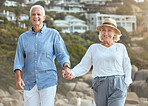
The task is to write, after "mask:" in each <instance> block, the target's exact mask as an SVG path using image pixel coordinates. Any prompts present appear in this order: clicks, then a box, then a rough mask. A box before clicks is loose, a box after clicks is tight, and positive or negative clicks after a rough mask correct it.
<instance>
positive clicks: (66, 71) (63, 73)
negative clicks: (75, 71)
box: [62, 68, 73, 80]
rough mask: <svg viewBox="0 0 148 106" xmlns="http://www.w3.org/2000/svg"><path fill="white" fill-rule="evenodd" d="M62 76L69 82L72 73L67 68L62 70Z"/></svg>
mask: <svg viewBox="0 0 148 106" xmlns="http://www.w3.org/2000/svg"><path fill="white" fill-rule="evenodd" d="M62 75H63V78H66V79H69V80H71V79H73V75H72V72H71V71H70V69H69V68H66V69H65V70H62Z"/></svg>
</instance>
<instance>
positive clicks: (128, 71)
mask: <svg viewBox="0 0 148 106" xmlns="http://www.w3.org/2000/svg"><path fill="white" fill-rule="evenodd" d="M123 70H124V72H125V83H126V84H127V86H129V84H131V83H132V79H131V62H130V58H129V56H128V53H127V50H126V48H125V46H124V48H123Z"/></svg>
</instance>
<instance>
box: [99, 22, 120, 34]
mask: <svg viewBox="0 0 148 106" xmlns="http://www.w3.org/2000/svg"><path fill="white" fill-rule="evenodd" d="M103 26H108V27H111V28H114V29H115V30H116V31H117V34H118V35H121V32H120V30H119V29H118V28H116V27H114V26H112V25H109V24H103V25H100V26H98V27H97V30H98V31H101V28H102V27H103Z"/></svg>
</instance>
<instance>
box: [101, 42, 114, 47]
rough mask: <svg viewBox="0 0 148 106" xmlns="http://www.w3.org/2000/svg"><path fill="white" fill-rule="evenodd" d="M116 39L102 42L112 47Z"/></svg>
mask: <svg viewBox="0 0 148 106" xmlns="http://www.w3.org/2000/svg"><path fill="white" fill-rule="evenodd" d="M114 43H115V42H114V41H103V42H102V43H101V44H102V45H104V46H106V47H110V46H112V45H113V44H114Z"/></svg>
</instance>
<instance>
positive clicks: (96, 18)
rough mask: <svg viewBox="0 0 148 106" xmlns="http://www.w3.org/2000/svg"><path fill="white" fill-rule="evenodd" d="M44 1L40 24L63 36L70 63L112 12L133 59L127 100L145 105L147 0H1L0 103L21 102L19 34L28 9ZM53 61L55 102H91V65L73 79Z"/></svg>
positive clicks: (13, 105) (60, 105)
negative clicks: (15, 69)
mask: <svg viewBox="0 0 148 106" xmlns="http://www.w3.org/2000/svg"><path fill="white" fill-rule="evenodd" d="M35 4H39V5H42V6H43V7H44V8H45V10H46V20H45V21H44V25H46V26H47V27H50V28H55V29H57V30H58V31H59V32H60V34H61V36H62V38H63V39H64V41H65V44H66V47H67V49H68V52H69V55H70V57H71V64H72V67H74V66H75V65H76V64H78V63H79V62H80V60H81V58H82V57H83V55H84V54H85V52H86V50H87V48H88V47H89V46H90V45H91V44H93V43H99V40H98V34H99V32H98V31H97V30H96V27H97V26H98V25H100V24H101V23H102V22H103V21H104V19H105V18H109V17H110V18H114V19H115V20H116V21H117V24H118V28H119V29H120V31H121V32H122V37H121V39H120V41H119V42H121V43H123V44H125V46H126V47H127V50H128V54H129V57H130V59H131V63H132V79H133V83H132V84H131V85H130V87H129V88H128V95H127V100H126V104H125V106H148V0H0V106H23V91H21V90H18V89H17V88H16V87H15V74H14V73H13V62H14V56H15V51H16V45H17V40H18V37H19V35H20V34H21V33H23V32H25V31H27V30H29V29H30V27H31V23H30V21H29V9H30V7H31V6H32V5H35ZM55 62H56V64H57V73H58V79H59V80H58V90H57V94H56V100H55V106H77V103H78V102H80V104H81V106H91V105H92V104H93V102H94V100H93V92H92V90H91V84H92V77H91V70H90V72H89V73H88V74H86V75H84V76H82V77H79V78H75V79H73V80H71V81H69V80H66V79H63V78H62V73H61V70H62V67H61V65H60V64H59V63H58V62H57V61H55Z"/></svg>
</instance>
